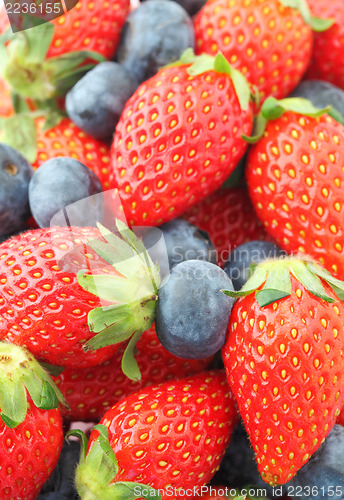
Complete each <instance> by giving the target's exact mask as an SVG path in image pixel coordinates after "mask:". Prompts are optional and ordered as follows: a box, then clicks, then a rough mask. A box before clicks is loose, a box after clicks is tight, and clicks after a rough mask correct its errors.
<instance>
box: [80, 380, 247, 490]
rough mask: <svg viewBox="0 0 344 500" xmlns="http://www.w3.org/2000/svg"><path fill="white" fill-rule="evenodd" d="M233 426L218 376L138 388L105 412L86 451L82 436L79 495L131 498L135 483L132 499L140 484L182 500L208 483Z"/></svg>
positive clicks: (232, 411) (226, 390)
mask: <svg viewBox="0 0 344 500" xmlns="http://www.w3.org/2000/svg"><path fill="white" fill-rule="evenodd" d="M236 422H237V415H236V410H235V406H234V400H233V397H232V394H231V392H230V390H229V387H228V384H227V381H226V376H225V373H224V372H223V371H222V370H219V371H212V372H203V373H202V374H199V375H195V376H194V377H190V378H185V379H182V380H179V381H170V382H166V383H164V384H160V385H154V386H150V387H147V388H145V389H142V390H140V391H139V392H136V393H135V394H132V395H130V396H128V397H127V398H125V399H122V400H121V401H120V402H119V403H117V404H116V405H115V406H113V407H112V408H111V409H110V410H109V411H107V412H106V413H105V415H104V417H103V418H102V420H101V421H100V426H96V428H95V429H94V430H93V431H92V433H91V436H90V441H89V443H88V446H87V449H86V440H85V438H84V437H82V435H81V437H82V440H83V441H82V443H83V450H84V451H83V453H82V456H81V462H80V465H79V466H78V468H77V471H76V486H77V489H78V493H79V495H80V496H81V498H82V499H88V500H98V499H99V500H100V499H101V500H108V499H113V498H118V499H121V498H134V495H133V494H134V493H135V486H136V483H140V485H141V487H142V490H139V489H138V490H136V491H137V494H136V498H137V497H140V496H144V492H145V491H144V488H145V487H144V486H143V485H147V486H150V487H152V488H155V489H157V490H159V491H161V490H162V489H164V490H166V493H168V494H169V497H170V498H171V499H175V498H184V496H185V495H184V493H182V492H181V493H180V494H178V490H179V489H182V491H185V489H186V488H191V489H193V488H198V487H200V486H202V485H205V484H207V483H208V482H209V481H210V479H211V478H212V476H213V475H214V473H215V472H216V470H217V469H218V467H219V465H220V462H221V459H222V457H223V454H224V452H225V449H226V446H227V445H228V442H229V440H230V437H231V433H232V430H233V427H234V426H235V424H236ZM78 435H79V436H80V431H79V432H78ZM124 482H125V483H124ZM132 482H133V483H132ZM124 485H125V486H124ZM147 491H149V488H148V489H146V492H147ZM125 493H126V494H127V495H128V497H127V496H124V494H125ZM140 493H141V494H140ZM146 494H148V493H146ZM151 495H152V492H151ZM182 495H183V496H182ZM162 496H163V495H162ZM144 497H145V496H144ZM145 498H146V497H145Z"/></svg>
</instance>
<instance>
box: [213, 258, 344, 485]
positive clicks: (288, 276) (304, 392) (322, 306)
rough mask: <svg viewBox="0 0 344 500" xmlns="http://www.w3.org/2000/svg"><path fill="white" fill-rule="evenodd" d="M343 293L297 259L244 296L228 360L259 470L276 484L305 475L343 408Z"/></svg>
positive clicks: (278, 265) (257, 279)
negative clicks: (303, 469)
mask: <svg viewBox="0 0 344 500" xmlns="http://www.w3.org/2000/svg"><path fill="white" fill-rule="evenodd" d="M262 286H263V288H262ZM257 289H258V290H259V291H258V292H256V293H255V290H257ZM343 292H344V283H343V282H340V281H338V280H336V279H335V278H333V277H332V276H331V274H330V273H329V272H328V271H326V270H325V269H323V268H321V267H320V266H318V265H316V264H315V263H312V262H311V261H302V260H299V259H297V258H294V259H292V258H290V259H285V260H280V261H268V262H266V263H263V264H261V265H259V266H258V267H257V268H256V271H255V273H254V275H253V276H252V277H251V278H250V279H249V281H248V282H247V284H246V285H245V287H244V288H243V289H242V290H241V291H240V292H237V293H238V294H241V298H239V300H238V301H237V302H236V304H235V306H234V308H233V310H232V314H231V317H230V324H229V333H228V338H227V341H226V344H225V345H224V347H223V349H222V354H223V359H224V364H225V368H226V372H227V378H228V381H229V385H230V387H231V388H232V391H233V393H234V395H235V397H236V400H237V403H238V407H239V412H240V414H241V417H242V419H243V421H244V423H245V427H246V430H247V432H248V434H249V437H250V440H251V443H252V445H253V448H254V450H255V452H256V457H257V463H258V469H259V471H260V473H261V475H262V477H263V479H264V481H266V482H268V483H270V484H284V483H286V482H287V481H289V480H290V479H291V478H292V477H293V476H294V475H295V474H296V473H297V471H298V470H299V469H300V468H301V467H302V466H303V465H304V464H305V463H306V462H307V461H308V459H309V457H310V456H311V455H312V454H313V453H314V452H315V451H316V450H317V449H318V448H319V446H320V445H321V443H322V442H323V441H324V440H325V438H326V436H327V435H328V433H329V432H330V430H331V428H332V427H333V425H334V424H335V422H336V418H337V416H338V415H339V413H340V409H341V408H342V406H343V403H344V351H343V342H344V328H343V322H344V307H343V303H342V302H341V300H340V299H339V297H338V295H340V297H341V299H343V298H344V293H343ZM229 293H230V294H231V295H233V293H231V292H229ZM336 293H338V295H337V294H336ZM234 295H236V294H235V293H234Z"/></svg>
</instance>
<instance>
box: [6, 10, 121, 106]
mask: <svg viewBox="0 0 344 500" xmlns="http://www.w3.org/2000/svg"><path fill="white" fill-rule="evenodd" d="M63 4H64V2H63ZM129 8H130V0H110V1H108V2H105V3H102V4H100V3H98V2H91V1H90V0H79V2H78V3H77V5H76V6H75V7H74V9H72V10H70V11H69V12H68V13H67V14H65V15H62V16H60V17H58V18H57V19H55V20H52V21H51V22H50V23H45V24H44V29H43V30H42V29H41V27H40V26H36V27H33V28H32V29H30V30H24V31H21V30H20V29H21V23H22V22H23V21H25V19H24V18H23V16H19V18H15V16H13V17H12V16H10V18H11V22H12V27H13V24H14V26H15V27H16V26H17V28H16V29H15V31H17V32H16V33H15V36H14V37H11V36H8V35H7V33H6V29H7V28H8V25H9V20H8V17H7V14H6V11H5V10H4V9H3V10H1V11H0V35H1V34H2V39H3V40H2V43H3V44H6V42H9V43H7V46H5V47H3V51H2V56H1V57H2V60H1V63H2V65H1V72H2V76H3V77H4V78H5V79H6V80H7V81H8V83H9V85H10V87H11V89H12V90H13V92H15V93H16V94H18V95H20V96H22V97H23V98H25V99H30V100H33V101H36V102H39V103H40V104H39V106H38V107H40V106H41V104H42V101H47V100H49V99H51V98H53V97H56V96H59V95H64V94H65V93H66V92H67V90H68V89H69V88H71V87H72V86H73V85H74V83H76V81H77V80H78V79H79V78H80V74H84V73H85V71H87V70H88V69H89V68H90V64H93V65H94V64H95V63H96V62H99V61H103V60H105V58H108V59H110V58H111V57H112V56H113V54H114V53H115V51H116V49H117V45H118V42H119V37H120V32H121V29H122V27H123V25H124V22H125V19H126V17H127V15H128V13H129ZM26 21H28V22H30V18H28V19H26ZM31 21H32V18H31ZM31 24H32V23H31ZM18 27H19V28H18ZM38 43H39V46H40V50H39V51H37V44H38ZM43 107H45V106H43Z"/></svg>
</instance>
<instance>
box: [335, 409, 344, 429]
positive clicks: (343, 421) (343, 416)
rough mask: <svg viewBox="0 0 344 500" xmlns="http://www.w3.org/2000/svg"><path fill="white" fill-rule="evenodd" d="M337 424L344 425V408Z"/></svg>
mask: <svg viewBox="0 0 344 500" xmlns="http://www.w3.org/2000/svg"><path fill="white" fill-rule="evenodd" d="M336 424H339V425H343V426H344V408H343V409H342V411H341V412H340V414H339V416H338V418H337V422H336Z"/></svg>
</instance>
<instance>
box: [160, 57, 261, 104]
mask: <svg viewBox="0 0 344 500" xmlns="http://www.w3.org/2000/svg"><path fill="white" fill-rule="evenodd" d="M184 64H189V65H190V66H189V68H188V70H187V71H188V73H189V75H190V76H197V75H201V74H202V73H206V72H207V71H216V72H217V73H224V74H226V75H229V76H230V78H231V80H232V83H233V86H234V89H235V93H236V95H237V97H238V100H239V103H240V107H241V109H242V110H243V111H247V110H248V108H249V105H250V101H251V99H252V98H253V93H252V91H251V89H250V86H249V83H248V81H247V80H246V78H245V76H244V75H243V74H242V73H240V71H238V70H237V69H234V68H233V67H232V66H231V65H230V64H229V62H228V61H227V59H226V58H225V56H224V55H223V54H221V52H219V53H218V54H217V55H216V56H215V57H213V56H210V55H208V54H201V55H200V56H196V55H195V54H194V51H193V49H191V48H189V49H186V50H185V51H184V52H183V54H182V55H181V56H180V59H179V60H178V61H176V62H174V63H172V64H169V65H168V66H165V67H167V68H168V67H172V66H182V65H184Z"/></svg>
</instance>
